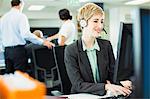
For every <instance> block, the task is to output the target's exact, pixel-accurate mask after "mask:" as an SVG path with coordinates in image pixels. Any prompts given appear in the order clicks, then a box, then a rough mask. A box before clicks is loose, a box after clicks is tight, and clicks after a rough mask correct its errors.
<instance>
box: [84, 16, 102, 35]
mask: <svg viewBox="0 0 150 99" xmlns="http://www.w3.org/2000/svg"><path fill="white" fill-rule="evenodd" d="M103 25H104V15H101V14H96V15H93V16H92V17H91V18H90V19H89V20H88V25H87V27H86V30H87V32H88V34H87V35H89V36H92V37H95V38H97V37H99V36H100V33H101V31H102V30H103Z"/></svg>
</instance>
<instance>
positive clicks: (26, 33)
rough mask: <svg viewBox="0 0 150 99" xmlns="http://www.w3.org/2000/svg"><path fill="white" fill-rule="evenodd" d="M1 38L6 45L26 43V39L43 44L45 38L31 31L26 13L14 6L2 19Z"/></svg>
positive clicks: (0, 26)
mask: <svg viewBox="0 0 150 99" xmlns="http://www.w3.org/2000/svg"><path fill="white" fill-rule="evenodd" d="M0 38H1V40H2V44H3V46H4V47H9V46H17V45H25V44H26V40H29V41H31V42H32V43H35V44H39V45H41V44H42V43H43V40H42V39H40V38H38V37H37V36H35V35H34V34H32V33H31V32H30V26H29V23H28V19H27V17H26V15H24V14H23V13H21V12H20V11H19V10H18V9H15V8H12V9H11V10H10V11H9V12H8V13H6V14H5V15H4V16H2V18H1V20H0Z"/></svg>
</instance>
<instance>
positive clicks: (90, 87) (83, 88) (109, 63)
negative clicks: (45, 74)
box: [65, 39, 115, 95]
mask: <svg viewBox="0 0 150 99" xmlns="http://www.w3.org/2000/svg"><path fill="white" fill-rule="evenodd" d="M97 42H98V45H99V46H100V51H96V55H97V64H98V68H99V75H100V78H101V79H100V82H98V83H95V82H94V78H93V74H92V69H91V66H90V62H89V59H88V56H87V54H86V51H83V48H82V41H81V39H79V40H78V41H76V42H75V43H73V44H71V45H68V46H67V47H66V49H65V65H66V69H67V73H68V76H69V78H70V81H71V83H72V89H71V92H72V93H83V92H84V93H91V94H96V95H104V94H105V83H106V80H110V81H112V79H113V69H114V64H115V58H114V55H113V50H112V46H111V44H110V42H109V41H107V40H102V39H97Z"/></svg>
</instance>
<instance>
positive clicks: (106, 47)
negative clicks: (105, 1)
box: [65, 3, 132, 96]
mask: <svg viewBox="0 0 150 99" xmlns="http://www.w3.org/2000/svg"><path fill="white" fill-rule="evenodd" d="M104 19H105V13H104V11H103V10H102V8H101V7H99V6H97V5H96V4H94V3H87V4H85V5H84V6H83V7H81V8H80V9H79V12H78V21H79V23H80V26H81V27H82V37H81V39H79V40H77V41H76V42H75V43H73V44H71V45H68V46H67V47H66V48H65V65H66V69H67V73H68V76H69V78H70V81H71V83H72V88H71V92H72V93H90V94H96V95H105V94H106V92H107V91H110V92H112V93H113V94H114V95H116V94H117V93H118V92H119V93H120V94H122V95H124V96H128V95H130V94H131V89H132V88H131V86H132V83H131V82H130V81H128V80H127V81H121V84H122V86H121V85H117V84H114V83H113V74H114V65H115V58H114V55H113V50H112V46H111V43H110V41H108V40H103V39H99V38H98V37H99V36H100V33H101V32H102V31H103V25H104Z"/></svg>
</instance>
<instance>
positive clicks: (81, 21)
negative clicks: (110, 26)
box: [80, 19, 87, 27]
mask: <svg viewBox="0 0 150 99" xmlns="http://www.w3.org/2000/svg"><path fill="white" fill-rule="evenodd" d="M80 26H81V27H86V26H87V21H86V20H84V19H82V20H80Z"/></svg>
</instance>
